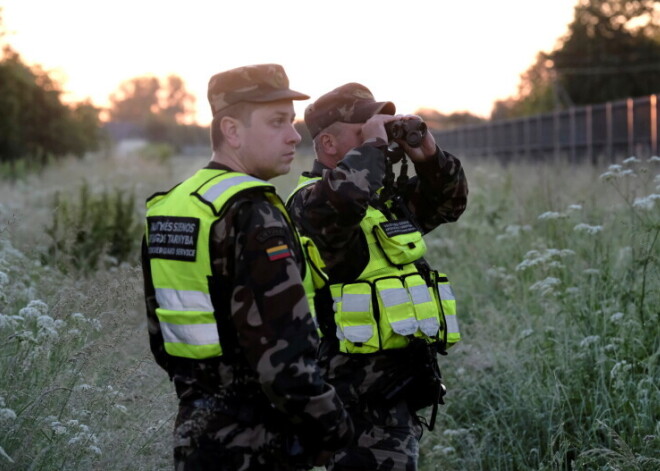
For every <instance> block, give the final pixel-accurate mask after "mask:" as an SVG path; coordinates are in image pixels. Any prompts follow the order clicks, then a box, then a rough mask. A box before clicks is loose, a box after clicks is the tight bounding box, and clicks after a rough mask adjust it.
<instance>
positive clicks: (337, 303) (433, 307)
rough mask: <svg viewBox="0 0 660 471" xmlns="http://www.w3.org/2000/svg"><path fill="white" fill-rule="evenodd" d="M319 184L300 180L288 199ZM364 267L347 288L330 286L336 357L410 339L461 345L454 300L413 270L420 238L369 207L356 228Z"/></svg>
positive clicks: (440, 279)
mask: <svg viewBox="0 0 660 471" xmlns="http://www.w3.org/2000/svg"><path fill="white" fill-rule="evenodd" d="M318 180H320V178H319V177H305V176H302V177H301V178H300V180H299V181H298V186H297V187H296V188H295V189H294V190H293V193H292V195H291V196H290V197H289V201H291V199H292V197H293V195H294V194H295V193H296V192H298V191H299V190H301V189H302V188H304V187H305V186H307V185H309V184H311V183H313V182H315V181H318ZM360 229H361V230H362V232H363V233H364V236H365V239H366V241H367V246H368V250H369V262H368V263H367V266H366V267H365V268H364V270H363V271H362V273H360V275H359V276H358V277H357V278H356V279H355V280H354V281H351V282H348V283H334V284H331V285H330V291H331V294H332V297H333V301H334V304H333V310H334V320H335V325H336V328H337V338H338V340H339V348H340V351H342V352H345V353H373V352H377V351H380V350H388V349H396V348H403V347H405V346H407V345H408V343H409V342H410V339H411V338H412V337H420V338H423V339H424V340H426V341H428V342H430V343H433V342H440V347H441V349H446V348H449V347H451V346H453V345H454V344H455V343H456V342H458V341H459V340H460V339H461V334H460V331H459V328H458V321H457V320H456V299H455V297H454V293H453V291H452V288H451V284H450V283H449V280H448V278H447V275H445V274H444V273H439V272H437V271H435V270H431V271H430V272H429V273H421V272H420V270H419V268H418V266H417V265H416V264H415V262H416V261H417V260H419V259H420V258H422V257H423V255H424V253H425V252H426V245H425V243H424V239H423V237H422V234H421V233H420V232H419V231H418V230H417V228H416V227H415V226H414V225H413V224H412V222H411V221H408V220H405V219H394V220H392V219H388V218H387V217H386V215H385V214H384V213H383V212H382V211H380V210H378V209H376V208H374V207H372V206H369V207H368V208H367V212H366V214H365V217H364V218H363V219H362V221H361V222H360Z"/></svg>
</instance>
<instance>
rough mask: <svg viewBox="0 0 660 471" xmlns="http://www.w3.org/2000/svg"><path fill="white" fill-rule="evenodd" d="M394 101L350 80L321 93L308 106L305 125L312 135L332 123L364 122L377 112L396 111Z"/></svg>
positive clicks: (392, 112) (387, 112)
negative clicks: (378, 96)
mask: <svg viewBox="0 0 660 471" xmlns="http://www.w3.org/2000/svg"><path fill="white" fill-rule="evenodd" d="M395 112H396V107H395V106H394V103H392V102H391V101H376V100H375V99H374V96H373V95H372V94H371V91H369V89H368V88H367V87H365V86H364V85H361V84H359V83H354V82H352V83H347V84H345V85H342V86H341V87H337V88H335V89H334V90H332V91H331V92H328V93H326V94H325V95H322V96H321V97H320V98H319V99H317V100H316V101H315V102H314V103H312V104H311V105H309V106H308V107H307V108H306V109H305V125H306V126H307V129H308V130H309V133H310V134H311V135H312V137H313V138H314V137H316V136H317V135H318V133H320V132H321V131H322V130H324V129H325V128H327V127H328V126H330V125H331V124H332V123H336V122H341V123H364V122H366V121H367V120H368V119H369V118H371V117H372V116H373V115H375V114H379V113H380V114H394V113H395Z"/></svg>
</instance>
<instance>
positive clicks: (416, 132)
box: [385, 118, 427, 147]
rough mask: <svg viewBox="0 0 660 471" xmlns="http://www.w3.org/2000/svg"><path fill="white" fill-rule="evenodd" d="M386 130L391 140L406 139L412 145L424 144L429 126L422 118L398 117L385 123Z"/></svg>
mask: <svg viewBox="0 0 660 471" xmlns="http://www.w3.org/2000/svg"><path fill="white" fill-rule="evenodd" d="M385 131H386V132H387V137H388V139H389V140H390V141H393V140H404V141H406V144H408V145H409V146H410V147H419V146H421V145H422V141H423V140H424V136H426V131H427V126H426V123H425V122H424V121H422V120H421V119H417V118H415V119H397V120H396V121H390V122H389V123H385Z"/></svg>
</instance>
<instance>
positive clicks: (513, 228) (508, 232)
mask: <svg viewBox="0 0 660 471" xmlns="http://www.w3.org/2000/svg"><path fill="white" fill-rule="evenodd" d="M531 230H532V226H529V225H524V226H519V225H517V224H513V225H509V226H506V227H505V228H504V234H499V235H498V236H497V237H496V239H497V240H506V239H515V238H517V237H519V236H520V234H522V233H523V232H530V231H531Z"/></svg>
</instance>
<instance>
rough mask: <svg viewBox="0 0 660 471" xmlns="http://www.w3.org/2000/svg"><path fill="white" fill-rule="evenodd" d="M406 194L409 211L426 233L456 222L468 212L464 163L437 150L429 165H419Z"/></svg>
mask: <svg viewBox="0 0 660 471" xmlns="http://www.w3.org/2000/svg"><path fill="white" fill-rule="evenodd" d="M415 173H416V174H417V175H416V176H415V177H412V178H411V179H410V181H409V183H408V186H407V188H406V190H405V192H404V200H405V201H406V202H407V205H408V209H409V210H410V211H411V212H412V213H413V214H414V215H415V219H416V220H417V223H418V224H419V225H420V226H421V228H422V231H423V232H424V233H428V232H430V231H431V230H433V229H435V228H436V227H437V226H438V225H440V224H444V223H448V222H454V221H456V220H457V219H458V218H459V216H460V215H461V214H462V213H463V211H465V207H466V204H467V195H468V184H467V179H466V177H465V172H464V171H463V166H462V165H461V162H460V160H458V159H457V158H456V157H454V156H453V155H452V154H450V153H449V152H445V151H443V150H441V149H439V148H438V149H437V152H436V154H435V155H434V156H433V158H432V159H430V160H429V161H426V162H423V163H418V164H415Z"/></svg>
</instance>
